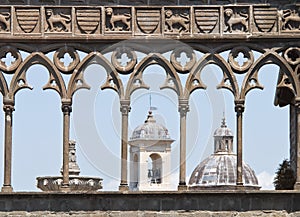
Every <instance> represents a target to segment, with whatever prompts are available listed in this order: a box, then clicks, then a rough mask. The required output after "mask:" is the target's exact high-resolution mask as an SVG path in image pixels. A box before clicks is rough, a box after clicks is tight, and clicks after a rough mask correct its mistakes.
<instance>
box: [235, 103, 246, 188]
mask: <svg viewBox="0 0 300 217" xmlns="http://www.w3.org/2000/svg"><path fill="white" fill-rule="evenodd" d="M244 110H245V107H244V101H236V102H235V112H236V121H237V123H236V124H237V127H236V128H237V133H236V137H237V139H236V141H237V166H236V167H237V173H236V185H238V186H243V112H244Z"/></svg>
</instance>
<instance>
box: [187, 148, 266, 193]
mask: <svg viewBox="0 0 300 217" xmlns="http://www.w3.org/2000/svg"><path fill="white" fill-rule="evenodd" d="M236 158H237V157H236V155H234V154H231V155H230V154H228V155H226V154H213V155H211V156H209V157H208V158H206V159H205V160H203V161H202V162H201V163H200V164H199V165H198V166H197V167H196V168H195V170H194V171H193V173H192V175H191V177H190V181H189V185H190V188H196V189H212V188H214V189H234V187H235V186H236V162H237V159H236ZM243 183H244V186H245V188H248V189H257V190H258V189H259V188H260V187H259V186H258V181H257V178H256V176H255V173H254V171H253V170H252V169H251V168H250V166H249V165H247V164H246V163H244V162H243Z"/></svg>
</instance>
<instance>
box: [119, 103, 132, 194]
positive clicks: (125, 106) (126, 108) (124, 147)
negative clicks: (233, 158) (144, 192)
mask: <svg viewBox="0 0 300 217" xmlns="http://www.w3.org/2000/svg"><path fill="white" fill-rule="evenodd" d="M120 103H121V107H120V111H121V113H122V132H121V134H122V135H121V183H120V186H119V190H120V191H126V190H128V189H129V188H128V180H127V157H128V114H129V112H130V101H129V100H121V102H120Z"/></svg>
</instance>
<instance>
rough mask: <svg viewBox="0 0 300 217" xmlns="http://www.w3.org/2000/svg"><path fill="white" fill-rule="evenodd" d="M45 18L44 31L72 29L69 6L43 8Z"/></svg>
mask: <svg viewBox="0 0 300 217" xmlns="http://www.w3.org/2000/svg"><path fill="white" fill-rule="evenodd" d="M45 19H46V25H45V32H46V33H67V32H71V31H72V28H71V23H72V22H71V21H72V16H71V9H70V8H54V7H53V8H45Z"/></svg>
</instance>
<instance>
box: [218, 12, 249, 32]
mask: <svg viewBox="0 0 300 217" xmlns="http://www.w3.org/2000/svg"><path fill="white" fill-rule="evenodd" d="M224 16H225V19H224V20H225V29H224V32H228V33H232V32H234V33H243V32H245V33H246V32H248V31H249V10H248V8H238V7H235V8H225V9H224Z"/></svg>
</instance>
